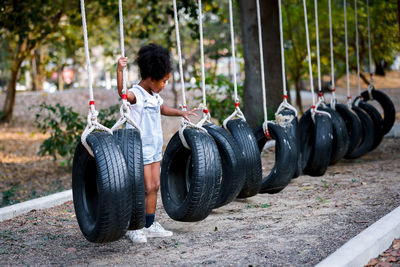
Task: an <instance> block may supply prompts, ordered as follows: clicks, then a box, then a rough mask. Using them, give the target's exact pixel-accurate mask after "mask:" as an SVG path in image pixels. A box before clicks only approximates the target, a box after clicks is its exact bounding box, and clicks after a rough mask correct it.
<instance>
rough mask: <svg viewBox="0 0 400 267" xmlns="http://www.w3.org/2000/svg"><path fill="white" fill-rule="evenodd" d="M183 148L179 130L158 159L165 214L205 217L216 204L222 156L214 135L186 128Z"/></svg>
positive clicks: (178, 217) (185, 218)
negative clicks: (187, 147)
mask: <svg viewBox="0 0 400 267" xmlns="http://www.w3.org/2000/svg"><path fill="white" fill-rule="evenodd" d="M183 134H184V136H185V139H186V142H187V143H188V145H189V147H190V148H191V150H188V149H186V148H185V147H184V146H183V144H182V142H181V140H180V138H179V134H178V133H175V135H174V136H173V137H172V138H171V140H170V141H169V143H168V145H167V148H166V150H165V153H164V157H163V160H162V163H161V197H162V201H163V205H164V209H165V211H166V212H167V214H168V215H169V216H170V217H171V218H172V219H174V220H176V221H182V222H196V221H200V220H203V219H205V218H206V217H207V216H208V215H209V214H210V212H211V210H212V208H213V207H215V204H216V201H217V199H218V196H219V187H220V184H221V159H220V157H219V153H218V147H217V145H216V143H215V141H214V139H213V138H212V137H211V136H210V135H209V134H207V133H205V132H203V131H200V130H197V129H193V128H186V129H185V130H184V133H183Z"/></svg>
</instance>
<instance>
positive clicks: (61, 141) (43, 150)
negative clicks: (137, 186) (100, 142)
mask: <svg viewBox="0 0 400 267" xmlns="http://www.w3.org/2000/svg"><path fill="white" fill-rule="evenodd" d="M35 107H36V108H38V109H39V110H38V112H37V113H36V119H35V125H36V127H37V128H38V129H39V130H41V131H42V132H43V133H47V132H50V137H49V138H47V139H46V140H44V141H43V143H42V145H41V146H40V151H39V154H40V155H50V156H53V159H54V160H57V157H58V156H61V157H62V158H66V163H67V165H68V166H70V165H71V163H72V159H73V155H74V152H75V147H76V144H77V143H78V142H80V140H81V134H82V132H83V130H84V129H85V127H86V117H85V116H82V115H80V114H79V113H77V112H74V111H73V110H72V107H65V106H62V105H61V104H59V103H57V104H56V105H54V106H53V105H49V104H46V103H42V104H40V105H38V106H35ZM118 110H119V105H114V106H111V107H109V108H108V109H103V110H100V111H99V116H98V120H99V122H101V123H102V124H103V125H104V126H106V127H112V126H113V125H114V123H115V122H116V117H117V116H118V115H119V112H118ZM62 164H65V162H64V161H62Z"/></svg>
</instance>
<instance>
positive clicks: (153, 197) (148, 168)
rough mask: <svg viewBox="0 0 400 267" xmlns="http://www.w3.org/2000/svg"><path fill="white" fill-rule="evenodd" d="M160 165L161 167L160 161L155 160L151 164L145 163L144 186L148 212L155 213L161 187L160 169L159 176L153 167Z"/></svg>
mask: <svg viewBox="0 0 400 267" xmlns="http://www.w3.org/2000/svg"><path fill="white" fill-rule="evenodd" d="M153 166H158V168H160V162H153V163H151V164H147V165H144V186H145V193H146V214H154V213H155V211H156V205H157V192H158V189H159V188H160V171H159V170H158V178H157V177H154V175H153V169H155V167H153Z"/></svg>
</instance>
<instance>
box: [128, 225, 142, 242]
mask: <svg viewBox="0 0 400 267" xmlns="http://www.w3.org/2000/svg"><path fill="white" fill-rule="evenodd" d="M126 234H127V235H128V237H129V239H130V240H132V242H133V243H146V242H147V236H146V231H145V229H144V228H143V229H139V230H134V231H127V232H126Z"/></svg>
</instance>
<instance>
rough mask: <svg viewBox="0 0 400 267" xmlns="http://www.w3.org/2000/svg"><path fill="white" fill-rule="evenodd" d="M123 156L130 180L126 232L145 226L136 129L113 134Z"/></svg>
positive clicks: (141, 155)
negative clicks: (129, 212) (130, 203)
mask: <svg viewBox="0 0 400 267" xmlns="http://www.w3.org/2000/svg"><path fill="white" fill-rule="evenodd" d="M113 135H114V137H115V139H116V140H117V143H118V144H119V145H120V147H121V150H122V153H123V154H124V158H125V162H126V165H127V168H128V174H129V178H130V179H131V180H132V191H131V194H132V215H131V219H130V223H129V227H128V230H138V229H142V228H143V227H144V226H145V224H146V205H145V190H144V172H143V151H142V139H141V137H140V132H139V130H137V129H119V130H117V131H114V133H113Z"/></svg>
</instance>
